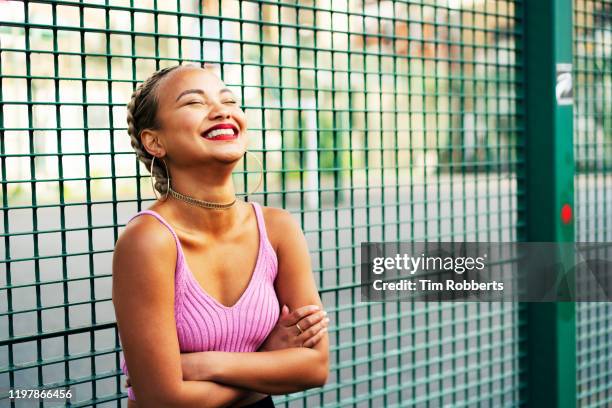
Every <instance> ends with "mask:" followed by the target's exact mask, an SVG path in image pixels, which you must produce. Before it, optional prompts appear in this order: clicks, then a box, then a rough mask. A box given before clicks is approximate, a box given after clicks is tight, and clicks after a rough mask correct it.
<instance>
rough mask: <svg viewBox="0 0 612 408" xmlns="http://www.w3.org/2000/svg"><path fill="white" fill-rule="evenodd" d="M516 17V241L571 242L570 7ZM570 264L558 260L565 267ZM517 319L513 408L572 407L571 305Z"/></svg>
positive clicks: (545, 0) (548, 2)
mask: <svg viewBox="0 0 612 408" xmlns="http://www.w3.org/2000/svg"><path fill="white" fill-rule="evenodd" d="M522 15H523V17H524V33H525V35H524V42H523V45H524V54H523V64H524V67H525V76H524V79H525V89H524V95H525V109H524V112H525V114H526V118H525V139H524V144H523V146H524V148H525V151H524V155H523V157H524V158H525V164H524V167H522V169H521V174H519V175H518V180H519V186H518V187H519V209H520V210H519V214H518V217H519V225H520V227H519V229H518V236H519V240H521V241H528V242H573V241H574V224H573V217H571V216H570V217H568V215H569V214H571V211H572V210H573V207H574V206H573V202H574V157H573V117H572V115H573V110H572V100H571V99H572V97H573V95H572V86H571V75H572V66H571V64H572V29H573V26H572V0H525V2H524V4H523V14H522ZM521 193H524V194H521ZM572 262H573V259H569V258H564V259H563V263H564V264H565V265H567V264H569V263H572ZM521 315H522V317H523V318H524V321H525V323H526V326H525V329H526V331H527V332H526V336H525V339H526V340H525V341H524V343H523V345H522V347H523V351H524V357H523V358H522V359H521V371H522V373H523V374H522V376H523V378H522V380H523V381H524V382H523V381H522V382H523V383H524V384H526V387H524V388H523V390H522V392H521V402H522V403H523V404H524V405H526V406H529V407H564V408H565V407H575V406H576V398H577V385H576V317H575V303H572V302H557V303H525V304H524V305H523V307H522V312H521Z"/></svg>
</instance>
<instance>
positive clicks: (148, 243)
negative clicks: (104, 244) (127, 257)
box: [115, 213, 175, 255]
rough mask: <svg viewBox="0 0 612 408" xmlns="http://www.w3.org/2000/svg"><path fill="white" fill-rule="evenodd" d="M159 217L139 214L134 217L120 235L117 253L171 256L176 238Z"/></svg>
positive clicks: (116, 246)
mask: <svg viewBox="0 0 612 408" xmlns="http://www.w3.org/2000/svg"><path fill="white" fill-rule="evenodd" d="M145 214H150V215H145ZM158 216H159V215H158ZM158 216H155V214H151V213H138V216H134V217H132V218H131V219H130V220H129V221H128V223H127V224H126V226H125V229H124V230H123V231H122V232H121V234H120V235H119V238H118V239H117V242H116V244H115V251H117V250H118V249H121V250H125V251H126V252H128V253H139V254H141V253H142V254H143V255H146V254H148V253H155V254H160V253H167V254H168V255H171V254H172V252H173V251H174V247H175V243H174V241H175V240H174V236H173V234H172V232H171V231H170V230H169V228H168V227H167V226H165V225H164V223H163V222H162V221H161V220H160V219H158ZM156 218H157V219H156Z"/></svg>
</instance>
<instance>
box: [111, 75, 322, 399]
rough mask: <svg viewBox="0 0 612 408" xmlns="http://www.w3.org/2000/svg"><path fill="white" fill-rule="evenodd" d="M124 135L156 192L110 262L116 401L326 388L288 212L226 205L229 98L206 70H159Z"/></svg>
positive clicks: (236, 110)
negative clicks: (121, 390)
mask: <svg viewBox="0 0 612 408" xmlns="http://www.w3.org/2000/svg"><path fill="white" fill-rule="evenodd" d="M128 132H129V134H130V137H131V140H132V146H133V147H134V149H135V151H136V154H137V156H138V158H139V160H141V161H142V162H143V163H144V164H145V165H146V166H147V167H148V168H150V171H151V174H152V175H154V176H156V180H157V182H156V184H155V190H157V191H158V192H159V194H161V195H162V197H161V199H158V200H157V201H156V202H155V203H154V204H153V205H152V206H151V207H149V209H148V210H145V211H141V212H140V213H138V214H136V215H135V216H134V217H133V218H132V219H131V220H130V221H129V222H128V224H127V226H126V228H125V230H124V231H123V233H122V234H121V236H120V237H119V239H118V240H117V243H116V246H115V251H114V255H113V295H112V298H113V304H114V307H115V314H116V318H117V325H118V328H119V334H120V339H121V343H122V346H123V352H124V356H125V361H124V363H123V364H122V368H123V370H124V372H125V373H126V374H128V370H127V367H128V366H129V381H130V384H131V385H132V387H131V388H129V389H128V395H129V401H128V407H136V406H138V407H203V406H206V407H208V406H211V407H212V406H253V407H254V406H273V404H272V400H271V398H270V395H271V394H285V393H290V392H295V391H299V390H304V389H307V388H311V387H318V386H322V385H323V384H325V382H326V380H327V376H328V371H329V350H328V349H329V340H328V337H327V333H326V327H327V324H328V321H329V320H328V319H327V318H326V317H325V312H324V311H323V305H322V303H321V299H320V298H319V295H318V292H317V289H316V286H315V282H314V279H313V276H312V271H311V265H310V257H309V253H308V248H307V244H306V240H305V238H304V234H303V232H302V230H301V228H300V226H299V224H298V223H297V222H296V221H295V220H294V219H293V217H292V216H291V214H290V213H289V212H287V211H285V210H283V209H278V208H271V207H262V206H260V205H259V204H257V203H255V202H244V201H242V200H236V196H235V190H234V184H233V180H232V170H233V169H234V167H235V165H236V163H237V162H238V161H239V160H240V159H241V158H242V156H243V155H244V154H245V152H246V149H247V144H248V135H247V123H246V115H245V114H244V112H243V111H242V110H241V109H240V107H239V106H238V104H237V101H236V98H235V97H234V95H233V94H232V92H231V91H230V90H229V89H227V88H226V87H225V86H224V84H223V82H222V81H221V80H220V78H219V77H218V76H217V75H215V74H214V73H213V72H212V71H211V70H210V69H208V68H202V67H199V66H196V65H191V64H189V65H179V66H174V67H170V68H165V69H162V70H160V71H157V72H156V73H154V74H153V75H152V76H151V77H150V78H148V79H147V80H146V81H145V82H144V83H143V84H141V85H140V86H139V87H138V89H137V90H136V91H135V92H134V94H133V95H132V100H131V101H130V103H129V104H128ZM156 196H157V194H156ZM145 214H147V215H150V216H148V217H143V216H142V215H145ZM280 305H283V307H282V308H281V307H280ZM290 311H291V312H290ZM136 401H137V402H136Z"/></svg>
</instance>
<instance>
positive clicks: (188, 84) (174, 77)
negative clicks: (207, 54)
mask: <svg viewBox="0 0 612 408" xmlns="http://www.w3.org/2000/svg"><path fill="white" fill-rule="evenodd" d="M165 79H166V80H165V81H163V83H162V84H160V87H159V91H160V94H161V95H160V96H161V97H162V98H163V99H166V100H167V101H170V102H173V101H174V100H176V98H177V96H179V95H180V94H181V93H182V92H184V91H185V90H188V89H201V90H203V91H204V92H205V93H206V94H209V95H216V94H217V93H218V92H219V91H220V90H221V89H223V88H225V84H224V83H223V81H222V80H221V79H220V78H219V77H218V76H217V75H216V74H215V73H213V72H212V71H210V70H208V69H204V68H200V67H181V68H179V69H177V70H175V71H173V72H170V74H169V76H168V77H166V78H165Z"/></svg>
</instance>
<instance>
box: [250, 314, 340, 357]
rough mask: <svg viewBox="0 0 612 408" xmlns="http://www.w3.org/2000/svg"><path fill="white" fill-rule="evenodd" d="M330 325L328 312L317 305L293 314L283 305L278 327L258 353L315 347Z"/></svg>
mask: <svg viewBox="0 0 612 408" xmlns="http://www.w3.org/2000/svg"><path fill="white" fill-rule="evenodd" d="M328 324H329V318H328V317H327V312H326V311H324V310H320V308H319V306H317V305H308V306H302V307H300V308H298V309H295V310H294V311H293V312H291V313H289V308H288V307H287V305H283V307H282V309H281V314H280V317H279V318H278V322H277V323H276V326H274V329H272V331H271V332H270V334H269V335H268V337H267V338H266V341H264V343H263V344H262V345H261V347H260V348H259V350H258V351H273V350H281V349H286V348H290V347H309V348H310V347H314V346H315V345H316V344H317V343H318V342H319V341H320V340H321V338H323V334H325V332H326V331H327V326H328Z"/></svg>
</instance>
